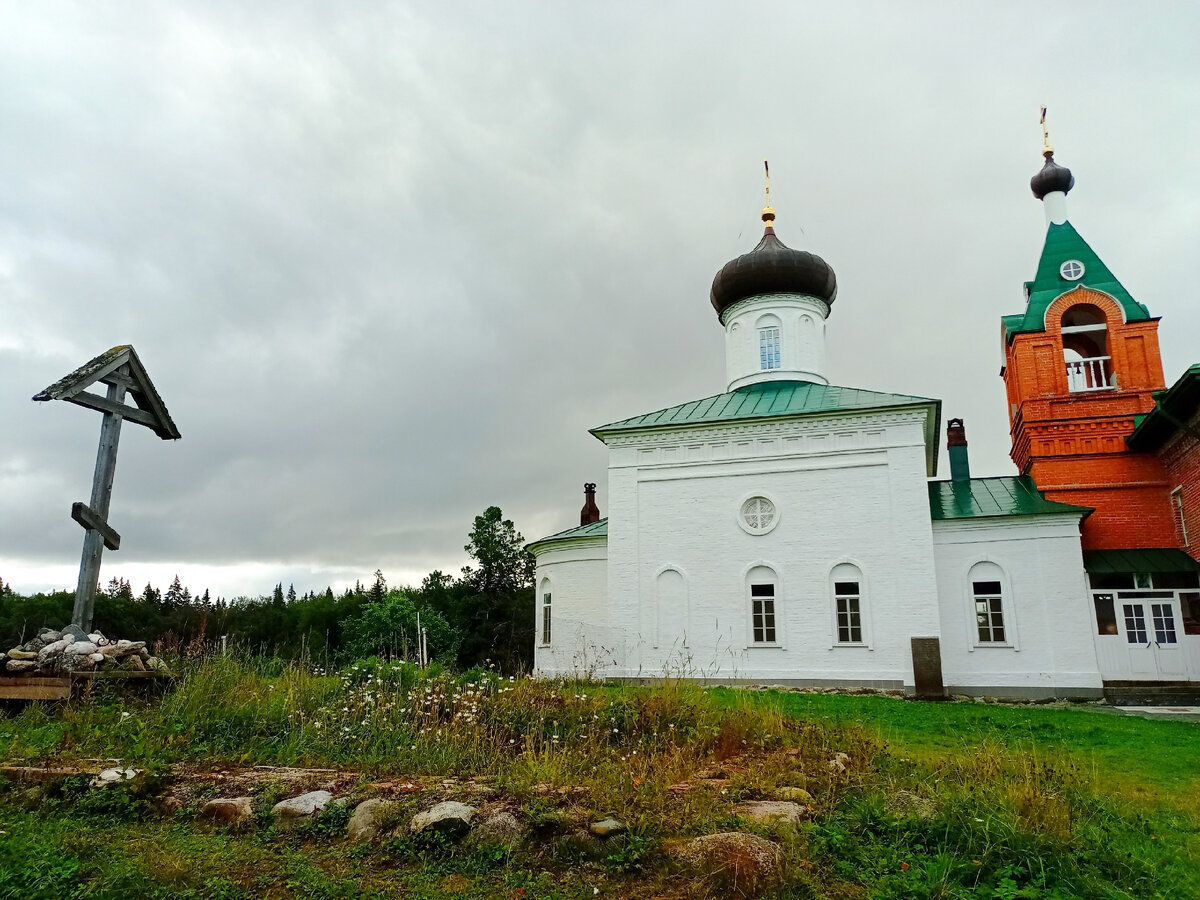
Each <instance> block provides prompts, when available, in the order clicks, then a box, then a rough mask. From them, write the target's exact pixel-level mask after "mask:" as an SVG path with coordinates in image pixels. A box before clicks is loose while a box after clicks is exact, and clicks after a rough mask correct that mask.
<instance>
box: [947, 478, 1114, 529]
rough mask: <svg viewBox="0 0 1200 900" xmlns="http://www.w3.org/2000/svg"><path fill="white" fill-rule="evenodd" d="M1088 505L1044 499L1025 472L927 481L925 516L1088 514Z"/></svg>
mask: <svg viewBox="0 0 1200 900" xmlns="http://www.w3.org/2000/svg"><path fill="white" fill-rule="evenodd" d="M1091 512H1092V508H1091V507H1089V506H1076V505H1074V504H1072V503H1061V502H1059V501H1058V500H1047V499H1046V497H1045V495H1043V494H1042V492H1041V491H1039V490H1038V488H1037V485H1036V484H1034V481H1033V479H1032V478H1031V477H1029V476H1028V475H994V476H991V477H988V478H969V479H966V478H964V479H962V480H960V481H954V480H950V481H931V482H929V515H930V518H932V519H933V520H934V521H935V522H936V521H940V520H945V519H976V518H988V517H992V516H1044V515H1054V514H1065V513H1074V514H1075V515H1080V516H1086V515H1089V514H1091Z"/></svg>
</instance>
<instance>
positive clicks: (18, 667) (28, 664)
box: [4, 659, 37, 675]
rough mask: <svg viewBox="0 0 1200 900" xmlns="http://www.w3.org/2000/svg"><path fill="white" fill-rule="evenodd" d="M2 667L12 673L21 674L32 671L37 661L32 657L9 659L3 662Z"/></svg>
mask: <svg viewBox="0 0 1200 900" xmlns="http://www.w3.org/2000/svg"><path fill="white" fill-rule="evenodd" d="M4 668H5V669H6V670H7V671H9V672H12V673H13V674H14V675H21V674H23V673H25V672H32V671H33V670H34V669H36V668H37V662H36V661H35V660H32V659H10V660H9V661H8V662H6V663H5V664H4Z"/></svg>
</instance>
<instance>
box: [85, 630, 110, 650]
mask: <svg viewBox="0 0 1200 900" xmlns="http://www.w3.org/2000/svg"><path fill="white" fill-rule="evenodd" d="M87 639H88V640H89V641H91V642H92V643H93V644H95V645H96V646H97V647H99V646H100V645H101V644H107V643H108V641H107V640H106V639H105V637H104V635H102V634H101V633H100V632H99V631H93V632H92V633H91V634H89V635H88V636H87Z"/></svg>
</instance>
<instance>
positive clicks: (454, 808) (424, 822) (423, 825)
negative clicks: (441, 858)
mask: <svg viewBox="0 0 1200 900" xmlns="http://www.w3.org/2000/svg"><path fill="white" fill-rule="evenodd" d="M474 821H475V807H473V806H468V805H467V804H466V803H459V802H458V801H457V800H446V801H445V802H443V803H439V804H438V805H437V806H435V807H433V808H432V809H427V810H425V812H420V813H417V814H416V815H415V816H413V817H412V821H411V822H409V825H408V827H409V830H411V831H425V830H426V829H430V830H433V831H437V832H439V833H441V834H444V835H445V836H447V837H449V838H452V839H453V838H460V837H462V836H463V835H465V834H466V833H467V832H468V831H470V830H471V823H472V822H474Z"/></svg>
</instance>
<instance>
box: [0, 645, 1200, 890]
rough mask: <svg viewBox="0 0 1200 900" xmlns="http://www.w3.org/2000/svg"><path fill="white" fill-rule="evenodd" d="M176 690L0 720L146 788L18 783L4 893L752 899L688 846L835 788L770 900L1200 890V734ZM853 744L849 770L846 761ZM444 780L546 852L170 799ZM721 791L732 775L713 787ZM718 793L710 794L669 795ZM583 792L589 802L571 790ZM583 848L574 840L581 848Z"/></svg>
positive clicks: (867, 707)
mask: <svg viewBox="0 0 1200 900" xmlns="http://www.w3.org/2000/svg"><path fill="white" fill-rule="evenodd" d="M179 665H180V667H181V677H180V678H179V680H178V683H177V684H176V686H175V688H174V690H172V691H171V692H170V693H168V694H167V695H166V696H164V697H162V698H157V699H153V698H139V697H136V696H131V695H129V694H126V693H121V692H103V691H101V692H97V693H96V694H94V695H92V696H90V697H86V698H83V699H82V700H79V701H75V702H72V703H70V704H67V705H65V706H63V707H60V708H47V707H30V708H27V709H24V710H23V711H21V712H19V713H17V714H15V715H14V714H8V715H0V758H2V759H3V760H4V761H5V762H7V763H23V764H43V763H51V764H68V763H71V762H73V761H79V760H85V759H107V758H120V759H121V760H122V761H123V763H124V764H126V765H136V766H139V767H143V768H145V769H147V770H148V773H149V775H148V777H147V778H145V779H143V780H140V781H139V782H135V783H134V784H133V785H130V786H121V787H119V788H104V789H101V790H88V789H87V788H86V783H85V782H86V780H85V779H79V778H74V779H72V778H68V779H64V780H61V781H60V782H58V783H54V784H51V785H50V786H49V788H48V789H47V790H46V791H45V792H40V791H38V792H34V794H31V793H30V792H29V789H28V787H27V786H25V785H21V784H19V783H13V782H8V783H5V782H3V781H0V832H3V834H0V900H3V898H6V897H14V898H16V897H21V898H36V897H43V896H45V897H73V896H79V897H88V898H96V897H101V898H103V897H109V896H112V897H118V896H120V897H129V896H148V897H162V898H167V897H172V898H173V897H180V898H191V897H213V898H235V897H238V898H240V897H258V896H269V897H292V896H314V897H331V898H333V897H338V898H341V897H345V898H359V897H361V898H374V897H383V896H406V897H407V896H412V897H428V898H450V897H513V898H518V897H520V898H529V897H546V898H564V900H565V898H575V897H590V896H596V895H595V894H594V893H593V891H594V890H595V889H597V888H598V889H600V891H601V893H602V894H603V895H606V896H609V895H611V896H623V897H629V898H651V897H705V896H709V897H717V896H722V897H723V896H731V894H730V893H729V891H728V889H727V888H724V887H722V886H721V885H720V884H718V883H714V882H709V881H704V880H696V879H691V878H688V877H683V876H681V875H679V874H678V873H675V872H674V871H673V870H672V868H671V866H670V865H669V862H668V854H667V852H666V850H667V846H668V845H669V844H670V842H672V841H675V840H680V839H686V838H688V837H690V836H694V835H699V834H707V833H713V832H715V831H721V830H729V829H742V830H745V829H747V828H748V827H749V826H747V824H746V823H745V822H742V821H741V820H740V819H738V818H737V816H736V812H735V804H736V803H738V802H739V801H741V800H744V799H754V798H764V797H771V796H772V795H773V794H774V792H775V790H776V789H777V788H779V787H781V786H794V787H803V788H805V789H806V790H808V791H809V792H810V793H811V794H812V795H813V796H814V798H815V799H814V801H813V802H812V804H811V807H812V817H811V819H810V820H809V821H807V822H805V823H804V824H803V825H802V826H800V827H799V828H796V829H783V830H779V829H754V828H750V830H759V831H761V832H762V833H763V834H764V835H766V836H769V837H770V838H771V839H773V840H777V841H779V842H780V844H781V846H782V847H783V850H784V855H785V862H786V871H787V877H786V880H785V883H784V884H783V885H782V886H780V887H779V888H778V889H776V890H775V893H773V894H770V895H769V896H771V897H774V898H776V900H787V898H791V900H796V898H801V897H846V898H850V897H891V898H918V897H942V898H988V900H997V898H1001V900H1004V898H1027V900H1038V898H1041V900H1053V898H1065V897H1086V898H1123V897H1138V898H1174V897H1195V896H1200V808H1198V804H1197V800H1196V788H1197V775H1198V773H1200V765H1198V763H1200V747H1198V745H1200V740H1198V738H1200V726H1197V725H1195V724H1191V723H1183V722H1170V721H1151V720H1146V719H1141V718H1134V717H1121V716H1116V715H1112V714H1105V713H1102V712H1098V711H1096V710H1095V709H1094V708H1091V707H1087V706H1084V707H1078V708H1057V707H1055V708H1051V707H1015V706H1003V705H993V704H971V703H940V704H938V703H916V702H909V701H903V700H897V699H889V698H884V697H873V696H847V695H826V694H798V693H773V692H740V691H732V690H727V689H718V690H707V691H706V690H702V689H700V688H698V687H695V686H693V685H690V684H686V683H682V682H669V683H667V684H664V685H659V686H655V687H632V686H624V687H617V686H600V685H596V684H590V683H576V682H543V681H532V680H513V681H510V680H508V679H503V678H500V677H498V676H496V675H494V674H492V673H487V672H479V671H474V672H468V673H464V674H462V675H457V676H451V675H449V674H446V673H439V672H432V673H430V672H425V673H422V672H420V671H418V670H416V669H413V668H411V667H406V666H379V665H376V664H364V665H359V666H356V667H352V668H349V669H347V670H344V671H340V672H330V673H326V672H322V671H320V670H319V669H314V668H312V667H308V666H305V665H302V664H298V663H287V662H281V661H278V660H270V659H255V658H246V659H236V658H216V659H206V660H200V661H194V662H191V663H187V662H180V663H179ZM839 751H844V752H845V753H847V754H849V756H850V763H849V765H848V767H847V768H846V770H845V771H842V770H841V769H840V768H838V767H837V766H834V767H832V768H831V765H830V763H831V759H832V758H833V757H834V755H835V754H836V753H838V752H839ZM256 764H266V765H289V766H316V767H328V768H338V769H342V770H347V769H348V770H352V771H353V772H355V773H358V774H357V775H351V776H349V777H348V779H345V780H344V784H345V785H347V786H346V787H345V788H344V790H345V791H346V792H349V793H350V794H352V795H353V796H354V797H357V798H361V797H365V796H368V795H371V794H373V793H374V792H377V791H379V790H383V789H382V788H377V787H372V784H373V783H375V782H379V781H387V780H389V779H391V780H395V779H398V778H405V779H407V778H418V779H420V778H424V779H425V781H424V782H423V783H424V784H425V785H426V791H425V792H423V793H421V794H419V795H414V796H405V797H404V800H403V802H404V803H405V804H406V806H405V807H404V809H405V811H406V814H411V812H413V811H416V809H418V808H420V807H421V806H422V805H430V804H432V803H433V802H435V800H437V799H441V798H442V797H443V796H455V797H456V798H462V797H464V796H465V795H462V794H456V793H455V791H456V790H457V788H454V787H451V788H445V789H443V788H442V785H441V780H442V779H443V778H444V777H457V778H459V779H460V781H461V780H462V779H466V778H468V777H486V778H487V780H488V783H489V784H490V785H493V786H494V787H495V788H496V789H497V790H498V792H499V793H498V794H497V796H496V797H495V799H494V801H493V802H496V803H499V804H500V805H502V806H504V807H506V808H508V809H510V810H512V811H514V812H515V813H517V814H518V815H519V816H520V817H522V818H524V819H525V821H527V822H528V823H529V824H530V825H531V826H532V827H533V829H534V835H535V838H534V839H533V840H532V841H531V842H530V843H529V844H528V845H526V846H524V847H522V848H521V849H520V850H518V851H517V852H515V853H513V854H511V855H510V854H505V853H498V854H497V853H495V852H492V853H490V854H489V853H480V852H471V853H468V852H464V851H461V850H457V849H455V848H452V847H446V846H438V845H429V844H428V843H422V842H420V841H415V840H413V839H412V838H408V837H404V838H393V839H390V840H388V841H384V842H383V843H382V844H376V845H372V846H366V847H356V846H353V845H351V844H350V843H349V842H348V841H346V840H345V839H344V837H343V834H342V830H343V828H344V825H345V814H344V813H343V814H341V815H340V817H339V816H331V817H328V818H326V819H325V820H324V821H320V820H319V821H318V822H317V823H315V824H314V825H313V826H312V827H309V828H302V829H300V830H299V831H298V832H291V833H278V832H276V831H275V830H274V829H273V828H272V827H270V816H269V809H270V805H271V803H272V802H274V800H275V799H277V798H278V797H279V796H280V795H281V791H283V790H284V788H281V787H278V786H270V785H264V786H263V787H262V788H261V789H260V792H259V796H258V801H257V804H258V807H257V809H258V815H257V817H256V818H257V822H258V824H257V826H256V828H254V829H252V830H251V831H250V832H249V833H247V834H243V835H237V836H234V835H231V834H227V833H224V832H221V831H212V830H207V829H204V828H202V827H200V825H199V824H198V823H197V821H196V818H195V816H196V812H197V809H198V804H199V802H200V801H201V799H202V798H203V796H207V795H211V793H212V791H213V790H219V788H217V787H213V786H212V785H211V784H209V785H208V786H207V787H204V788H203V789H202V790H198V791H192V792H191V793H187V792H186V791H185V792H184V796H186V797H187V798H188V800H187V804H186V805H185V806H184V808H183V809H181V810H179V811H177V812H173V813H165V812H164V811H163V807H162V805H161V802H160V798H159V797H158V795H159V793H161V792H160V791H159V790H158V786H159V785H160V784H162V785H168V786H169V785H171V784H172V783H175V784H179V783H181V782H180V780H181V779H182V783H190V782H188V779H189V778H190V779H192V780H193V781H197V782H200V781H202V778H201V775H203V773H207V772H209V771H210V770H212V769H213V768H214V767H215V768H220V769H229V770H235V771H240V770H244V769H246V768H248V767H250V766H252V765H256ZM711 777H717V778H720V779H722V780H720V781H718V782H712V783H710V782H707V781H701V780H697V779H704V778H711ZM680 782H694V784H693V787H692V788H691V789H690V790H686V791H682V790H678V789H674V790H673V789H672V786H673V785H677V783H680ZM560 789H566V790H563V791H561V792H560ZM609 815H613V816H616V817H617V818H619V819H621V820H622V821H625V822H626V823H628V824H629V825H630V826H631V832H632V834H631V836H630V837H628V838H626V839H624V840H623V841H620V842H617V843H614V844H612V845H610V846H608V849H607V850H605V851H604V853H603V854H601V856H600V857H599V858H593V857H591V856H589V854H588V853H587V852H586V848H580V847H579V846H577V845H574V844H572V843H571V842H570V841H569V840H567V839H568V838H569V837H570V835H571V834H572V833H573V832H574V831H575V830H577V829H579V828H580V827H582V826H585V825H586V823H587V822H588V821H594V820H595V819H596V818H602V817H605V816H609ZM564 841H565V843H564Z"/></svg>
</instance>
